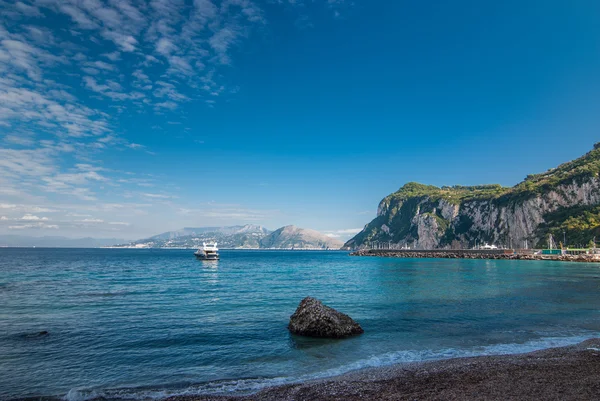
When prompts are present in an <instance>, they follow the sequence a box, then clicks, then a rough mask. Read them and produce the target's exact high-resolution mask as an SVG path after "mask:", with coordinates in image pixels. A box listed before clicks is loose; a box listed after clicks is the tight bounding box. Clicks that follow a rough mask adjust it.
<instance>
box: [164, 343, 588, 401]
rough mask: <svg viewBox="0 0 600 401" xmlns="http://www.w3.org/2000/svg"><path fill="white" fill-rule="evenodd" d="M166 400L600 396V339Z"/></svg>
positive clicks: (559, 398) (273, 400)
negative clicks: (243, 392) (231, 393)
mask: <svg viewBox="0 0 600 401" xmlns="http://www.w3.org/2000/svg"><path fill="white" fill-rule="evenodd" d="M167 400H169V401H209V400H210V401H213V400H214V401H224V400H227V401H248V400H265V401H267V400H268V401H283V400H297V401H300V400H307V401H309V400H340V401H341V400H349V401H352V400H600V339H591V340H588V341H584V342H583V343H580V344H578V345H574V346H569V347H562V348H551V349H546V350H541V351H536V352H532V353H527V354H518V355H499V356H481V357H474V358H456V359H449V360H445V361H435V362H424V363H413V364H402V365H396V366H392V367H386V368H377V369H368V370H363V371H358V372H353V373H348V374H346V375H343V376H339V377H334V378H329V379H324V380H319V381H311V382H305V383H301V384H290V385H284V386H278V387H272V388H268V389H265V390H263V391H261V392H259V393H257V394H254V395H250V396H239V397H227V396H221V397H216V396H212V397H206V396H202V397H200V396H189V397H171V398H168V399H167Z"/></svg>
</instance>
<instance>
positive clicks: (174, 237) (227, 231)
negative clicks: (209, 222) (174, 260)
mask: <svg viewBox="0 0 600 401" xmlns="http://www.w3.org/2000/svg"><path fill="white" fill-rule="evenodd" d="M269 233H270V231H269V230H267V229H266V228H264V227H262V226H258V225H254V224H247V225H245V226H229V227H197V228H194V227H186V228H182V229H181V230H176V231H167V232H165V233H162V234H158V235H154V236H152V237H150V238H145V239H141V240H138V241H133V242H131V243H129V244H126V245H123V246H124V247H130V248H131V247H134V248H197V247H199V246H200V245H202V243H203V242H207V241H217V242H218V244H219V247H220V248H260V240H261V239H262V238H264V237H266V236H267V235H268V234H269Z"/></svg>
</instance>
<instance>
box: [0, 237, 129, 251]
mask: <svg viewBox="0 0 600 401" xmlns="http://www.w3.org/2000/svg"><path fill="white" fill-rule="evenodd" d="M124 242H125V240H123V239H117V238H76V239H74V238H66V237H28V236H22V235H0V247H34V246H35V247H40V248H100V247H103V246H110V245H114V244H122V243H124Z"/></svg>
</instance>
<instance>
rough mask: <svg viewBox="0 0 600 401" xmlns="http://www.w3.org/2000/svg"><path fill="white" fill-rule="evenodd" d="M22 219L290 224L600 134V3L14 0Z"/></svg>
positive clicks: (35, 228)
mask: <svg viewBox="0 0 600 401" xmlns="http://www.w3.org/2000/svg"><path fill="white" fill-rule="evenodd" d="M0 13H1V15H2V17H1V25H0V233H2V234H8V233H12V234H26V235H65V236H72V237H80V236H94V237H119V238H127V239H130V238H131V239H133V238H139V237H144V236H148V235H151V234H156V233H159V232H162V231H166V230H170V229H177V228H180V227H183V226H209V225H234V224H247V223H251V224H262V225H264V226H266V227H268V228H271V229H275V228H277V227H280V226H283V225H286V224H295V225H298V226H301V227H307V228H313V229H317V230H320V231H323V232H326V233H328V234H329V235H331V236H339V238H341V239H347V238H349V237H350V236H351V235H352V233H355V232H356V231H357V230H358V229H360V228H361V227H362V226H363V225H364V224H366V223H367V222H369V221H370V220H371V219H372V218H373V217H374V216H375V211H376V207H377V203H378V202H379V201H380V200H381V198H383V197H384V196H386V195H387V194H389V193H391V192H393V191H395V190H396V189H398V188H399V187H400V186H402V185H403V184H404V183H406V182H409V181H419V182H423V183H428V184H434V185H453V184H462V185H470V184H481V183H500V184H503V185H514V184H516V183H517V182H519V181H520V180H521V179H522V178H523V177H525V176H526V175H527V174H529V173H535V172H541V171H544V170H546V169H548V168H551V167H554V166H556V165H557V164H559V163H561V162H564V161H567V160H571V159H573V158H576V157H578V156H580V155H582V154H583V153H585V152H586V151H588V150H589V149H591V147H592V145H593V143H594V142H597V141H599V140H600V135H599V128H600V110H599V107H600V98H599V95H598V94H599V93H600V74H599V73H598V71H600V3H599V2H597V1H592V0H589V1H588V0H577V1H573V2H565V1H552V0H550V1H548V0H546V1H512V0H509V1H502V2H486V1H475V0H472V1H462V0H457V1H452V2H417V1H377V0H375V1H373V0H371V1H363V0H352V1H350V0H263V1H259V0H223V1H217V0H194V1H192V0H151V1H147V0H29V1H25V0H22V1H12V0H0Z"/></svg>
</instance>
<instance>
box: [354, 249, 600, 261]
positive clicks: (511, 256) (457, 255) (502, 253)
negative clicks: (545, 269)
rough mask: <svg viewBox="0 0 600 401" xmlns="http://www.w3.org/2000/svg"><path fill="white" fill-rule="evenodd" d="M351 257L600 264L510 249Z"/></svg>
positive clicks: (585, 258)
mask: <svg viewBox="0 0 600 401" xmlns="http://www.w3.org/2000/svg"><path fill="white" fill-rule="evenodd" d="M350 255H351V256H378V257H388V258H443V259H494V260H500V259H507V260H554V261H564V262H596V263H600V255H542V254H535V253H533V252H531V250H529V251H527V252H525V251H518V250H510V249H498V250H495V249H494V250H477V249H455V250H447V249H431V250H417V249H402V250H394V249H361V250H358V251H354V252H351V253H350Z"/></svg>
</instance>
